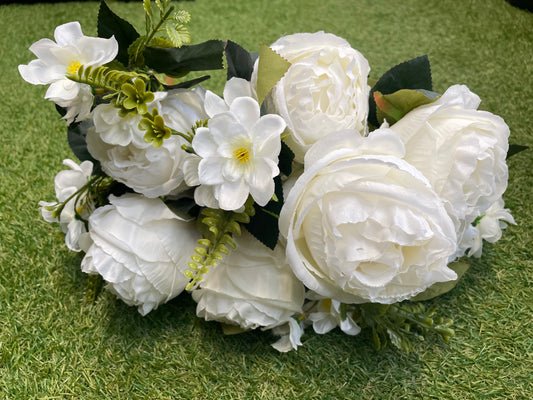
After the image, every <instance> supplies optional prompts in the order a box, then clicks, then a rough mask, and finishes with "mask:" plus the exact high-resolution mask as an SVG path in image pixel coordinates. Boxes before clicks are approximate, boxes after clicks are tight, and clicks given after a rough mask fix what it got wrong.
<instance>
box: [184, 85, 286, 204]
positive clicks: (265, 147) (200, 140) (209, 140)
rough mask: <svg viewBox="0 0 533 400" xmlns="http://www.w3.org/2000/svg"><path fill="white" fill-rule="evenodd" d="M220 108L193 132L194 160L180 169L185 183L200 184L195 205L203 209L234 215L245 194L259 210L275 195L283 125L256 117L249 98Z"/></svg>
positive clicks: (272, 117)
mask: <svg viewBox="0 0 533 400" xmlns="http://www.w3.org/2000/svg"><path fill="white" fill-rule="evenodd" d="M226 92H227V90H225V93H226ZM206 97H207V96H206ZM219 103H220V102H219ZM224 105H225V107H223V106H222V104H221V106H220V107H219V108H218V110H219V111H220V112H219V113H218V114H215V115H213V116H212V118H211V119H210V120H209V123H208V126H207V127H203V128H198V130H197V131H196V135H195V136H194V139H193V141H192V147H193V149H194V151H195V152H196V154H197V155H198V156H199V158H198V157H195V158H191V159H190V160H188V165H187V166H185V174H186V179H187V183H188V184H189V185H191V186H197V185H200V186H199V187H198V188H197V189H196V191H195V200H196V202H197V203H198V204H200V205H203V206H208V207H214V208H221V209H224V210H237V209H239V208H241V207H242V206H243V205H244V203H245V201H246V199H247V198H248V195H251V196H252V197H253V199H254V200H255V202H256V203H257V204H259V205H261V206H264V205H265V204H267V203H268V202H269V201H270V199H271V198H272V196H273V195H274V188H275V185H274V180H273V178H274V177H276V176H277V175H278V174H279V168H278V165H277V164H278V156H279V152H280V150H281V140H280V135H281V133H282V132H283V131H284V129H285V121H284V120H283V119H282V118H281V117H280V116H278V115H273V114H269V115H264V116H262V117H261V116H260V110H259V104H258V103H257V101H256V100H255V99H254V98H253V97H249V96H241V97H236V98H232V99H231V101H230V102H228V100H226V103H225V104H224ZM208 108H209V107H207V106H206V111H207V109H208ZM226 110H227V111H226Z"/></svg>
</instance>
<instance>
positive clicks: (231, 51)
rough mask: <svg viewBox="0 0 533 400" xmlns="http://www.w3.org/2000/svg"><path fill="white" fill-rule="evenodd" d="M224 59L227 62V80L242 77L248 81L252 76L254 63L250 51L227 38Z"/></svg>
mask: <svg viewBox="0 0 533 400" xmlns="http://www.w3.org/2000/svg"><path fill="white" fill-rule="evenodd" d="M224 53H225V54H226V61H227V63H228V76H227V80H228V81H229V80H230V79H231V78H242V79H246V80H247V81H249V80H250V79H251V78H252V72H253V70H254V63H253V61H252V57H251V56H250V53H248V51H246V50H245V49H244V48H243V47H241V46H240V45H238V44H237V43H235V42H232V41H231V40H228V43H227V44H226V48H225V50H224Z"/></svg>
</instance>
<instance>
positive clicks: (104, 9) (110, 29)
mask: <svg viewBox="0 0 533 400" xmlns="http://www.w3.org/2000/svg"><path fill="white" fill-rule="evenodd" d="M98 36H99V37H101V38H110V37H111V36H115V39H116V40H117V42H118V55H117V60H119V61H120V62H121V63H122V64H124V65H128V59H129V56H128V48H129V47H130V46H131V44H132V43H133V42H135V40H136V39H137V38H138V37H139V33H138V32H137V31H136V30H135V28H134V27H133V25H131V24H130V23H129V22H128V21H126V20H124V19H122V18H120V17H119V16H118V15H116V14H115V13H114V12H113V11H111V9H110V8H109V7H108V6H107V4H106V2H105V1H104V0H102V1H101V2H100V10H99V12H98Z"/></svg>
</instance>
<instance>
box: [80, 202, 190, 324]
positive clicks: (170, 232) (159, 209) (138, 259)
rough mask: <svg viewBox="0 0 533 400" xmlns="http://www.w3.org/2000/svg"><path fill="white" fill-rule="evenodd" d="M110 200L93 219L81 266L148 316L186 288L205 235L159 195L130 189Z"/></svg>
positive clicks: (94, 214)
mask: <svg viewBox="0 0 533 400" xmlns="http://www.w3.org/2000/svg"><path fill="white" fill-rule="evenodd" d="M109 201H110V203H111V204H110V205H107V206H104V207H100V208H98V209H96V210H95V211H94V213H93V214H92V215H91V217H90V218H89V235H90V237H91V239H92V241H93V244H92V245H91V247H90V248H89V249H88V250H87V254H86V255H85V258H84V259H83V261H82V263H81V266H82V270H83V272H86V273H89V274H100V275H102V277H103V278H104V280H105V281H106V282H107V286H106V287H107V289H109V290H110V291H111V292H112V293H114V294H115V295H116V296H118V297H119V298H120V299H122V300H123V301H124V302H125V303H126V304H128V305H130V306H137V307H138V310H139V312H140V313H141V314H142V315H146V314H147V313H149V312H150V311H151V310H153V309H155V308H157V307H158V306H159V305H160V304H162V303H165V302H167V301H169V300H170V299H172V298H174V297H176V296H177V295H178V294H180V293H181V292H182V291H183V290H184V289H185V286H186V285H187V283H188V279H187V278H186V277H185V271H186V270H187V268H188V266H187V263H188V262H189V260H190V258H189V257H190V251H191V249H194V247H195V246H196V241H197V240H198V239H199V238H200V234H199V233H198V231H197V229H196V225H195V223H194V222H186V221H184V220H182V219H181V218H179V217H178V216H176V215H175V214H174V213H173V212H172V211H170V210H169V209H168V207H167V206H166V205H165V204H164V203H163V202H162V201H161V200H160V199H148V198H146V197H143V196H141V195H138V194H133V193H129V194H126V195H123V196H121V197H115V196H110V198H109Z"/></svg>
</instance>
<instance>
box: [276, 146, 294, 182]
mask: <svg viewBox="0 0 533 400" xmlns="http://www.w3.org/2000/svg"><path fill="white" fill-rule="evenodd" d="M293 160H294V153H293V151H292V150H291V149H290V147H289V146H287V145H286V144H285V142H283V141H282V142H281V151H280V153H279V164H278V166H279V170H280V171H281V173H282V174H284V175H285V176H289V175H290V174H291V172H292V161H293Z"/></svg>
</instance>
